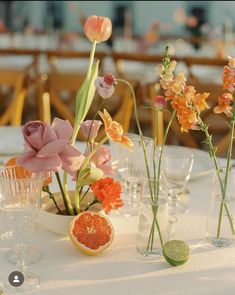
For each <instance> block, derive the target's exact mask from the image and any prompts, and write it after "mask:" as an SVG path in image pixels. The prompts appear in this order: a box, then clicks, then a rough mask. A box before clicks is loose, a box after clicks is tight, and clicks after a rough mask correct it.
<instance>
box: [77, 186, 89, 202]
mask: <svg viewBox="0 0 235 295" xmlns="http://www.w3.org/2000/svg"><path fill="white" fill-rule="evenodd" d="M89 190H90V187H88V189H87V190H86V191H85V193H84V194H83V196H82V197H81V199H80V202H81V203H82V201H83V200H84V198H85V196H86V195H87V193H88V192H89ZM80 194H81V191H80V192H79V195H80Z"/></svg>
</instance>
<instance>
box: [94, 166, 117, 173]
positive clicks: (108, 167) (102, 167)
mask: <svg viewBox="0 0 235 295" xmlns="http://www.w3.org/2000/svg"><path fill="white" fill-rule="evenodd" d="M96 167H97V168H99V169H101V170H102V171H103V172H104V174H106V175H113V174H114V170H113V169H112V167H111V166H109V165H96Z"/></svg>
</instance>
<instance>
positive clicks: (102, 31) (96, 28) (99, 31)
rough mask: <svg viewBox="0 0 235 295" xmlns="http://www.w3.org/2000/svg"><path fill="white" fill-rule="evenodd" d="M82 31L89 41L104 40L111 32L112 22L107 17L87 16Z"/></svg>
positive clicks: (98, 41)
mask: <svg viewBox="0 0 235 295" xmlns="http://www.w3.org/2000/svg"><path fill="white" fill-rule="evenodd" d="M84 33H85V35H86V36H87V38H88V39H89V40H90V41H91V42H93V41H96V42H97V43H100V42H103V41H106V40H108V39H109V37H110V36H111V33H112V22H111V20H110V19H109V18H108V17H104V16H97V15H92V16H89V17H88V18H87V20H86V22H85V24H84Z"/></svg>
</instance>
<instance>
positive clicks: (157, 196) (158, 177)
mask: <svg viewBox="0 0 235 295" xmlns="http://www.w3.org/2000/svg"><path fill="white" fill-rule="evenodd" d="M175 115H176V111H175V110H174V111H173V112H172V115H171V118H170V121H169V123H168V125H167V128H166V132H165V134H164V139H163V142H162V145H161V150H160V154H159V161H158V174H157V192H156V195H154V202H158V198H159V190H160V173H161V162H162V155H163V149H164V146H165V144H166V140H167V136H168V133H169V130H170V127H171V124H172V122H173V120H174V118H175ZM156 119H157V116H156V118H155V122H156ZM154 134H156V133H154ZM155 161H156V159H155V153H154V159H153V162H154V166H156V162H155ZM155 173H156V172H155ZM155 175H156V174H155ZM155 179H156V177H155V176H154V180H155ZM154 182H156V181H154ZM155 186H156V184H155V183H154V187H155ZM155 207H156V210H155V209H154V208H155ZM152 211H153V214H154V218H153V223H152V226H151V230H150V234H149V241H148V246H147V249H149V243H150V237H152V238H151V241H152V243H153V238H154V223H155V221H156V216H157V211H158V206H154V205H153V206H152ZM156 226H157V229H158V233H159V232H160V228H159V224H158V223H156ZM159 239H160V242H161V246H162V247H163V239H162V236H161V234H159ZM152 243H151V248H150V249H151V250H152V248H153V244H152Z"/></svg>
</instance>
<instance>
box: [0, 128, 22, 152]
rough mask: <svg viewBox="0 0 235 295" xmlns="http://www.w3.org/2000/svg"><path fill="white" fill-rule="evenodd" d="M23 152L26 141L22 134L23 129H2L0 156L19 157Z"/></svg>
mask: <svg viewBox="0 0 235 295" xmlns="http://www.w3.org/2000/svg"><path fill="white" fill-rule="evenodd" d="M23 150H24V140H23V136H22V133H21V127H11V126H2V127H0V155H1V156H11V155H17V154H20V153H22V152H23Z"/></svg>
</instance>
